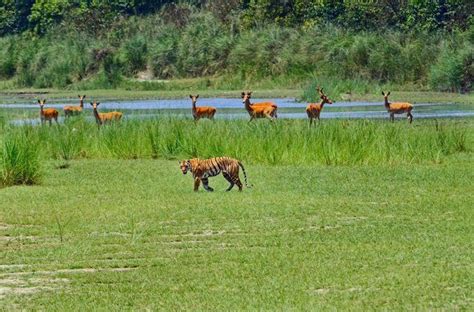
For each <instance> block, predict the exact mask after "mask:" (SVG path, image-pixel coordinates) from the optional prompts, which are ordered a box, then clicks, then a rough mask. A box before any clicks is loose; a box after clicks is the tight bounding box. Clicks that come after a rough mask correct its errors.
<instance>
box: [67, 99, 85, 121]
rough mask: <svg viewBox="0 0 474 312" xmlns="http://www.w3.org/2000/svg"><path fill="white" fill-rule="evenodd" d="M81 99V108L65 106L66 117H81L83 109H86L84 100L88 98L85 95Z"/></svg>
mask: <svg viewBox="0 0 474 312" xmlns="http://www.w3.org/2000/svg"><path fill="white" fill-rule="evenodd" d="M78 97H79V106H64V108H63V109H64V115H65V116H66V117H71V116H74V115H79V114H80V113H82V109H83V108H84V99H85V98H86V96H85V95H83V96H80V95H78Z"/></svg>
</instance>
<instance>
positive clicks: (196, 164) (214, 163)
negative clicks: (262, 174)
mask: <svg viewBox="0 0 474 312" xmlns="http://www.w3.org/2000/svg"><path fill="white" fill-rule="evenodd" d="M179 166H180V168H181V171H182V172H183V174H186V173H187V172H188V171H191V173H192V174H193V178H194V191H195V192H197V191H198V189H199V185H200V183H201V181H202V184H203V186H204V189H205V190H206V191H208V192H212V191H214V189H213V188H212V187H210V186H209V177H214V176H217V175H218V174H219V173H221V172H222V175H223V176H224V178H225V179H226V180H227V181H228V182H229V183H230V186H229V187H228V188H227V190H226V192H228V191H230V190H231V189H232V188H233V187H234V185H235V184H237V186H238V187H239V192H240V191H242V182H241V181H240V178H239V167H241V168H242V171H243V173H244V177H245V186H246V187H250V186H249V185H248V183H247V174H246V173H245V168H244V166H243V165H242V163H241V162H240V161H238V160H237V159H233V158H230V157H225V156H224V157H214V158H209V159H199V158H193V159H188V160H183V161H180V162H179Z"/></svg>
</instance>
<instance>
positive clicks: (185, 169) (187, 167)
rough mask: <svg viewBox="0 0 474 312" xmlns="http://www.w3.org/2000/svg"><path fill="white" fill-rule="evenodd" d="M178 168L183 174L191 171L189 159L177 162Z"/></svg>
mask: <svg viewBox="0 0 474 312" xmlns="http://www.w3.org/2000/svg"><path fill="white" fill-rule="evenodd" d="M179 168H180V169H181V172H182V173H183V174H186V173H188V171H191V163H190V162H189V160H183V161H180V162H179Z"/></svg>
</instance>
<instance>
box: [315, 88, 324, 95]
mask: <svg viewBox="0 0 474 312" xmlns="http://www.w3.org/2000/svg"><path fill="white" fill-rule="evenodd" d="M316 90H317V91H318V92H319V95H324V93H323V88H321V87H320V86H318V87H317V88H316Z"/></svg>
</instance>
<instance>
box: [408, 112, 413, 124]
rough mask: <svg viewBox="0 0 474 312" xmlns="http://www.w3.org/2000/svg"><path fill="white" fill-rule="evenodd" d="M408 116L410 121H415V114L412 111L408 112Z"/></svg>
mask: <svg viewBox="0 0 474 312" xmlns="http://www.w3.org/2000/svg"><path fill="white" fill-rule="evenodd" d="M407 118H408V120H409V121H410V123H412V121H413V115H412V114H411V112H408V114H407Z"/></svg>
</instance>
